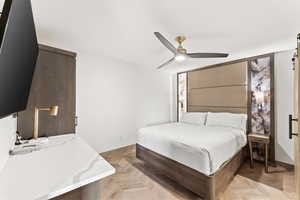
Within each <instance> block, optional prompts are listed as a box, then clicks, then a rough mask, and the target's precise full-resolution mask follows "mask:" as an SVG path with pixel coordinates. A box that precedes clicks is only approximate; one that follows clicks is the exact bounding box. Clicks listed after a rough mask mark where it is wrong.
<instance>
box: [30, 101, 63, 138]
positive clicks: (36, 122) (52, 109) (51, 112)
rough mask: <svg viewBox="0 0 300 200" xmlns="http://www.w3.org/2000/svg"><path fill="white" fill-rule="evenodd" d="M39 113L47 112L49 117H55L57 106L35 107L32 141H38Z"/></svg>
mask: <svg viewBox="0 0 300 200" xmlns="http://www.w3.org/2000/svg"><path fill="white" fill-rule="evenodd" d="M39 111H49V115H50V116H57V114H58V106H51V107H40V108H39V107H35V108H34V129H33V139H38V137H39Z"/></svg>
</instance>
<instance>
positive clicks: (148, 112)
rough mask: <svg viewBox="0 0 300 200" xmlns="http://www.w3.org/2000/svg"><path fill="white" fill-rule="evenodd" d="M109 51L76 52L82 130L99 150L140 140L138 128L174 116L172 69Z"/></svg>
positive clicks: (79, 129)
mask: <svg viewBox="0 0 300 200" xmlns="http://www.w3.org/2000/svg"><path fill="white" fill-rule="evenodd" d="M140 68H142V67H139V66H135V65H134V64H130V63H125V62H122V61H119V60H114V59H111V58H105V57H96V56H90V55H84V54H82V53H79V55H78V58H77V115H78V116H79V126H78V127H77V130H76V131H77V133H78V134H79V135H80V136H81V137H82V138H84V139H85V140H86V141H87V142H88V143H89V144H90V145H91V146H92V147H94V148H95V149H96V150H97V151H98V152H104V151H109V150H112V149H116V148H119V147H122V146H126V145H130V144H134V143H136V133H137V130H138V128H140V127H142V126H146V125H148V124H156V123H161V122H167V121H169V120H170V106H169V105H170V90H169V86H170V84H169V80H170V78H169V75H168V74H165V73H160V72H157V71H156V70H147V69H144V68H142V69H140Z"/></svg>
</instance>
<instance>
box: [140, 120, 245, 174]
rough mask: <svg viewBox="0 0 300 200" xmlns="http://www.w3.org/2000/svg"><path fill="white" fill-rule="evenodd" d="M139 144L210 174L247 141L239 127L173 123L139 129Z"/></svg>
mask: <svg viewBox="0 0 300 200" xmlns="http://www.w3.org/2000/svg"><path fill="white" fill-rule="evenodd" d="M137 143H138V144H139V145H142V146H143V147H146V148H148V149H150V150H152V151H154V152H156V153H159V154H161V155H163V156H165V157H167V158H170V159H172V160H175V161H177V162H179V163H181V164H183V165H185V166H188V167H190V168H193V169H195V170H197V171H199V172H201V173H204V174H206V175H212V174H214V173H215V172H216V171H217V170H218V169H220V168H221V167H222V166H223V164H224V163H225V162H226V161H228V160H230V159H231V158H232V157H233V156H234V155H235V154H236V153H237V152H238V151H239V150H240V149H241V148H242V147H244V146H245V145H246V143H247V137H246V133H245V132H244V131H242V130H239V129H234V128H229V127H218V126H201V125H193V124H186V123H169V124H163V125H158V126H151V127H146V128H142V129H140V130H139V135H138V142H137Z"/></svg>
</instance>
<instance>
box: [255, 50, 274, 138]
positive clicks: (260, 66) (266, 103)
mask: <svg viewBox="0 0 300 200" xmlns="http://www.w3.org/2000/svg"><path fill="white" fill-rule="evenodd" d="M250 72H251V114H252V115H251V116H252V117H251V128H252V132H255V133H261V134H268V133H270V129H271V57H269V56H268V57H263V58H258V59H254V60H250Z"/></svg>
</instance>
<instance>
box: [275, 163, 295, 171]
mask: <svg viewBox="0 0 300 200" xmlns="http://www.w3.org/2000/svg"><path fill="white" fill-rule="evenodd" d="M276 164H277V165H279V166H282V167H284V168H286V169H287V170H291V171H293V170H295V165H292V164H289V163H285V162H281V161H277V160H276Z"/></svg>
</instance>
